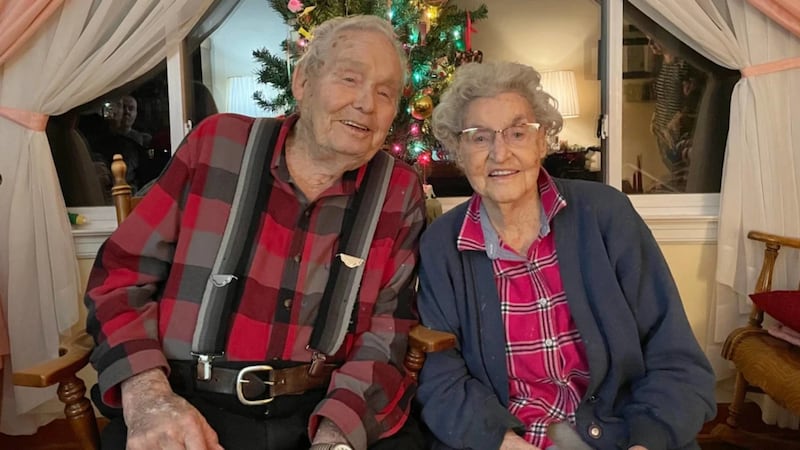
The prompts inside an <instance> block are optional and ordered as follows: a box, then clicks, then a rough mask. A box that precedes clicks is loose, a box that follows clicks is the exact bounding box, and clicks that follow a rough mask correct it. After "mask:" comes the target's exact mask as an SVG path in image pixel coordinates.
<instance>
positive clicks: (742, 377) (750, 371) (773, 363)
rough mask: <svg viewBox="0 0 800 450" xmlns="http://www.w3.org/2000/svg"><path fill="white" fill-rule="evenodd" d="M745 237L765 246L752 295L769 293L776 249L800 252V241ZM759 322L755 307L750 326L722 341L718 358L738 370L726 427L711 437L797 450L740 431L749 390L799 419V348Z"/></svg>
mask: <svg viewBox="0 0 800 450" xmlns="http://www.w3.org/2000/svg"><path fill="white" fill-rule="evenodd" d="M747 237H748V238H749V239H752V240H755V241H759V242H763V243H764V244H765V249H764V262H763V263H762V266H761V273H760V274H759V276H758V281H757V284H756V292H757V293H758V292H768V291H771V290H772V273H773V270H774V269H775V261H776V260H777V258H778V251H779V250H780V248H781V247H791V248H794V249H800V239H795V238H788V237H783V236H776V235H772V234H768V233H762V232H758V231H751V232H750V233H748V234H747ZM763 320H764V312H763V311H761V310H760V309H759V308H758V307H757V306H756V305H753V309H752V311H751V313H750V319H749V323H748V324H747V325H746V326H744V327H742V328H738V329H736V330H734V331H733V332H731V334H730V335H729V336H728V338H727V339H726V341H725V344H724V346H723V349H722V356H723V357H725V359H727V360H730V361H732V362H733V363H734V365H735V366H736V385H735V387H734V398H733V402H732V403H731V404H730V406H729V408H728V419H727V423H722V424H719V425H717V426H716V427H715V428H714V430H713V431H712V435H713V436H714V437H715V438H717V439H720V440H723V441H725V442H729V443H732V444H736V445H739V446H743V447H746V448H754V449H766V448H775V449H782V450H788V449H800V443H798V442H797V441H796V440H786V439H781V438H780V437H779V436H768V435H765V434H758V433H753V432H750V431H746V430H742V429H741V428H740V427H739V426H740V423H739V415H740V414H741V411H742V407H743V405H744V401H745V394H747V392H763V393H765V394H767V395H769V396H770V397H771V398H772V399H773V400H775V402H777V403H778V404H779V405H781V406H782V407H784V408H786V409H787V410H789V411H791V412H792V413H794V414H798V415H800V382H799V381H798V380H800V348H798V347H796V346H793V345H791V344H789V343H788V342H785V341H783V340H781V339H778V338H775V337H773V336H771V335H770V334H769V333H768V332H767V331H766V330H765V329H763V328H762V322H763Z"/></svg>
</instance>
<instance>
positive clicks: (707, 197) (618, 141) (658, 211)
mask: <svg viewBox="0 0 800 450" xmlns="http://www.w3.org/2000/svg"><path fill="white" fill-rule="evenodd" d="M601 3H602V6H601V11H602V12H601V21H602V23H601V34H602V36H601V40H600V42H601V43H600V46H601V58H600V59H601V67H600V69H601V71H602V72H601V73H602V76H601V79H602V82H601V96H603V97H604V101H602V102H601V119H602V121H601V123H602V129H603V130H604V133H605V135H606V136H605V138H604V139H601V142H602V145H603V154H604V159H603V166H604V180H605V183H606V184H608V185H610V186H613V187H615V188H617V189H621V187H622V125H623V124H622V104H623V86H622V57H623V45H622V24H623V0H605V1H602V2H601ZM166 60H167V61H166V62H167V85H168V88H169V111H170V112H169V114H170V136H171V144H172V149H173V152H174V151H175V149H177V147H178V145H179V144H180V142H181V141H182V140H183V137H184V136H185V135H186V134H187V133H188V131H189V130H190V129H191V126H192V124H191V123H189V122H188V121H187V117H188V116H189V112H188V95H189V94H188V89H189V86H190V83H189V82H188V81H187V80H188V74H189V73H191V68H190V67H191V66H190V64H191V61H189V58H188V52H187V51H186V42H185V41H184V42H182V43H181V44H180V45H176V46H174V48H172V49H170V51H169V52H168V55H167V58H166ZM629 198H630V200H631V203H632V204H633V206H634V207H635V208H636V210H637V211H638V212H639V214H640V215H641V216H642V217H643V218H644V220H645V222H646V223H647V225H648V226H649V227H650V229H651V230H652V232H653V234H654V236H655V238H656V240H657V241H658V242H659V243H688V244H716V241H717V223H718V218H719V194H713V193H712V194H632V195H629ZM466 199H467V197H440V198H439V200H440V201H441V202H442V205H443V208H444V209H445V210H447V209H449V208H451V207H453V206H455V205H457V204H458V203H461V202H462V201H464V200H466ZM68 210H69V211H70V212H75V213H79V214H83V215H84V216H86V217H87V219H88V223H87V224H86V225H84V226H81V227H74V228H73V230H72V235H73V239H74V240H75V248H76V255H77V257H78V258H93V257H94V256H95V254H96V253H97V249H98V248H99V247H100V244H102V242H103V241H104V240H105V238H106V237H108V236H109V235H110V234H111V232H112V231H113V230H114V229H116V227H117V223H116V216H115V212H114V208H113V207H111V206H101V207H70V208H68Z"/></svg>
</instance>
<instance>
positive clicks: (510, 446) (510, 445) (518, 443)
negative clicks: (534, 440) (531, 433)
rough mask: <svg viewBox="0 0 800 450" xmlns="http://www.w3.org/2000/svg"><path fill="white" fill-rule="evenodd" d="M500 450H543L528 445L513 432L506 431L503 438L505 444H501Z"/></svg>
mask: <svg viewBox="0 0 800 450" xmlns="http://www.w3.org/2000/svg"><path fill="white" fill-rule="evenodd" d="M500 450H542V449H540V448H539V447H537V446H535V445H533V444H530V443H528V441H526V440H525V439H522V438H521V437H519V435H517V433H514V432H513V431H511V430H508V431H506V435H505V437H504V438H503V443H502V444H500Z"/></svg>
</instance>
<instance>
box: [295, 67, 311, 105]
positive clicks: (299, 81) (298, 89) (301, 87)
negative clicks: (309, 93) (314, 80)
mask: <svg viewBox="0 0 800 450" xmlns="http://www.w3.org/2000/svg"><path fill="white" fill-rule="evenodd" d="M307 84H308V74H306V68H305V66H303V65H300V66H297V68H296V70H295V71H294V72H293V73H292V95H293V96H294V98H295V100H297V101H298V102H299V101H300V100H302V99H303V95H304V94H305V91H306V87H307Z"/></svg>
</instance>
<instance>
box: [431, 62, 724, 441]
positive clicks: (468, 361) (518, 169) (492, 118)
mask: <svg viewBox="0 0 800 450" xmlns="http://www.w3.org/2000/svg"><path fill="white" fill-rule="evenodd" d="M556 105H557V102H556V101H555V100H554V99H553V98H552V97H551V96H550V95H549V94H547V93H546V92H544V91H543V90H542V88H541V85H540V75H539V73H538V72H536V70H534V69H533V68H532V67H529V66H526V65H522V64H516V63H510V62H493V63H483V64H466V65H463V66H461V67H460V68H459V69H457V70H456V73H455V75H454V81H453V83H452V84H451V85H450V87H449V88H448V89H447V91H446V92H445V93H444V94H443V96H442V98H441V101H440V103H439V104H438V105H437V107H436V109H435V110H434V114H433V131H434V134H435V136H436V138H437V139H439V140H440V141H441V142H442V143H443V145H444V147H445V148H446V149H447V151H449V152H450V154H451V155H452V157H453V158H454V159H455V161H456V163H457V164H458V165H459V166H460V167H461V168H462V170H463V171H464V173H465V174H466V176H467V179H468V180H469V182H470V185H471V186H472V187H473V189H474V191H475V193H474V195H473V196H472V197H471V198H470V199H469V201H467V202H466V203H464V204H462V205H460V206H457V207H455V208H454V209H452V210H450V211H449V212H447V213H445V214H444V215H443V216H441V217H439V218H438V219H436V220H435V221H434V222H433V223H432V224H431V225H430V226H429V227H428V229H427V230H426V231H425V233H424V235H423V237H422V240H421V244H420V287H419V304H418V305H419V310H420V317H421V320H422V323H423V324H424V325H426V326H428V327H430V328H433V329H436V330H441V331H447V332H450V333H454V334H455V335H456V336H457V346H456V348H455V349H453V350H449V351H446V352H438V353H433V354H430V355H429V356H428V359H427V360H426V361H425V364H424V366H423V368H422V371H421V373H420V385H419V390H418V392H417V397H418V399H419V402H420V405H421V416H422V419H423V421H424V422H425V423H426V424H427V426H428V427H429V428H430V430H431V431H432V433H433V435H434V437H435V438H436V441H437V442H436V444H435V445H434V448H458V449H461V448H470V449H481V450H491V449H498V448H500V449H506V450H510V449H528V450H530V449H534V450H539V449H541V450H554V449H558V450H579V449H588V448H595V449H630V450H643V449H648V450H664V449H698V448H699V447H698V446H697V442H696V439H695V438H696V434H697V433H698V432H699V431H700V429H701V427H702V425H703V423H704V422H705V421H707V420H709V419H711V418H713V417H714V414H715V406H716V403H715V401H714V375H713V373H712V370H711V367H710V364H709V362H708V361H707V359H706V357H705V355H704V354H703V352H702V351H701V350H700V347H699V345H698V343H697V341H696V339H695V338H694V336H693V334H692V329H691V328H690V326H689V323H688V320H687V318H686V314H685V312H684V309H683V306H682V303H681V299H680V297H679V295H678V290H677V289H676V286H675V283H674V281H673V279H672V276H671V275H670V272H669V268H668V267H667V264H666V262H665V260H664V257H663V256H662V254H661V252H660V250H659V247H658V244H657V243H656V241H655V239H654V238H653V235H652V234H651V232H650V231H649V229H648V227H647V225H646V224H645V223H644V221H643V220H642V219H641V217H640V216H639V215H638V214H637V213H636V211H635V210H634V208H633V207H632V205H631V203H630V201H629V200H628V198H627V197H626V196H625V195H624V194H622V193H620V192H619V191H617V190H615V189H613V188H611V187H609V186H606V185H603V184H600V183H596V182H590V181H583V180H561V179H555V178H552V177H550V176H549V175H548V174H547V172H546V171H545V170H543V169H542V168H541V160H542V158H544V156H545V154H546V151H547V148H546V137H547V135H548V134H555V133H558V132H559V130H560V129H561V126H562V117H561V116H560V114H559V113H558V110H557V108H556ZM463 411H469V412H470V414H469V416H466V415H465V414H463V413H461V412H463Z"/></svg>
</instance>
